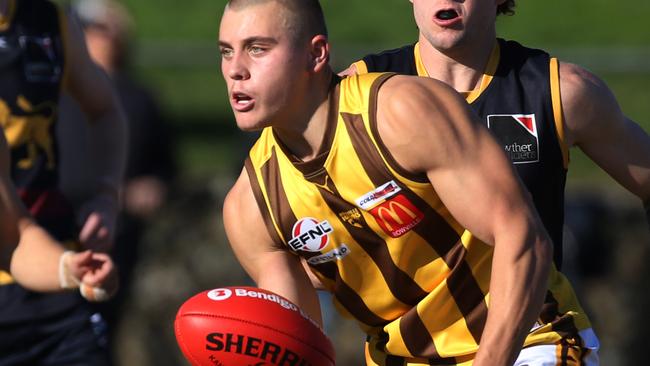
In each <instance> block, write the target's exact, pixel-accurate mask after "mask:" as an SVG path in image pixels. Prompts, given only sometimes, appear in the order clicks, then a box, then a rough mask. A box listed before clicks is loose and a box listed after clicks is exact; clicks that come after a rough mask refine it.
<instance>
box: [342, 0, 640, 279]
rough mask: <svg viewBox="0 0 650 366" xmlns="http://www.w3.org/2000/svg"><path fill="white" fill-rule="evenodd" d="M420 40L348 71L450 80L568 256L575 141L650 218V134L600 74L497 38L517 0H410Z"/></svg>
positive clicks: (557, 250)
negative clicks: (567, 195) (567, 192)
mask: <svg viewBox="0 0 650 366" xmlns="http://www.w3.org/2000/svg"><path fill="white" fill-rule="evenodd" d="M411 3H412V4H413V13H414V16H415V22H416V24H417V26H418V28H419V38H418V41H417V42H416V43H415V44H412V45H408V46H404V47H401V48H398V49H394V50H389V51H384V52H382V53H379V54H371V55H367V56H365V57H364V58H363V59H361V60H360V61H357V62H355V63H353V64H352V65H351V66H350V68H348V69H347V70H346V71H344V72H343V73H342V74H345V75H349V74H355V73H360V74H361V73H366V72H397V73H400V74H406V75H419V76H426V77H431V78H434V79H437V80H440V81H443V82H445V83H447V84H448V85H450V86H451V87H453V88H454V89H456V90H457V91H458V92H460V93H462V94H463V95H464V96H465V99H466V100H467V102H468V103H469V104H470V106H471V107H472V108H473V109H474V111H476V112H477V113H478V114H479V116H480V117H481V118H482V120H483V122H484V123H485V124H487V126H488V128H489V129H490V131H491V132H492V133H493V134H494V136H495V137H496V138H497V140H498V141H499V143H500V145H501V146H502V147H503V148H504V150H505V151H506V154H507V155H508V156H509V157H510V160H511V161H512V163H513V164H514V166H515V169H516V170H517V172H518V173H519V176H520V177H521V179H522V180H523V182H524V184H525V186H526V188H527V189H528V190H529V191H530V193H531V194H532V196H533V201H534V203H535V207H536V208H537V211H538V212H539V214H540V217H541V218H542V221H543V223H544V226H545V227H546V229H547V230H548V232H549V234H550V235H551V238H552V239H553V243H554V257H555V258H554V260H555V265H556V266H557V267H558V268H561V266H562V232H563V224H564V188H565V183H566V175H567V169H568V167H569V149H570V148H571V147H574V146H577V147H579V148H580V149H581V150H582V151H583V152H584V153H585V154H586V155H587V156H589V157H590V158H591V159H592V160H593V161H594V162H595V163H596V164H598V166H600V167H601V168H602V169H604V170H605V171H606V172H607V173H608V174H609V175H610V176H612V177H613V178H614V179H615V180H616V181H617V182H619V183H620V184H621V185H622V186H623V187H625V188H626V189H627V190H629V191H630V192H631V193H633V194H634V195H636V196H637V197H639V198H640V199H641V201H642V202H644V206H645V210H646V215H648V216H649V218H648V222H649V223H650V213H649V210H650V137H649V136H648V134H647V133H646V132H645V131H643V129H642V128H641V127H640V126H639V125H637V124H636V123H635V122H634V121H632V120H630V119H629V118H627V117H626V116H625V115H624V114H623V113H622V111H621V109H620V107H619V105H618V103H617V101H616V98H615V97H614V95H613V94H612V92H611V91H610V90H609V88H608V87H607V86H606V85H605V83H603V81H602V80H600V79H599V78H598V77H596V76H594V75H593V74H591V73H590V72H589V71H587V70H585V69H584V68H582V67H580V66H578V65H574V64H569V63H566V62H560V61H558V60H557V59H556V58H553V57H551V56H549V55H548V53H546V52H544V51H541V50H536V49H531V48H526V47H523V46H521V45H520V44H519V43H517V42H515V41H506V40H503V39H497V35H496V18H497V16H498V15H499V14H513V13H514V7H515V1H514V0H499V1H496V2H490V1H481V0H467V1H463V2H443V1H440V2H438V1H427V0H412V1H411Z"/></svg>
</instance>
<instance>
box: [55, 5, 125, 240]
mask: <svg viewBox="0 0 650 366" xmlns="http://www.w3.org/2000/svg"><path fill="white" fill-rule="evenodd" d="M66 28H67V34H68V38H67V42H66V47H65V57H66V60H67V63H68V69H67V72H66V79H65V84H64V88H65V89H64V90H65V91H66V92H67V93H69V94H70V95H72V97H74V99H76V100H77V102H79V105H80V107H81V109H82V110H83V112H84V113H85V114H86V116H87V117H88V120H89V121H90V124H89V128H88V131H89V139H90V143H89V144H88V145H89V146H90V149H91V154H92V159H93V162H94V164H93V166H94V169H95V172H94V173H95V175H96V177H97V179H96V181H95V182H94V183H95V191H96V192H97V193H96V195H95V196H94V197H93V198H92V199H91V200H89V201H88V202H87V203H86V204H85V205H83V207H82V208H81V211H82V212H81V213H80V214H81V215H80V216H82V218H84V219H85V222H84V223H83V227H82V230H81V233H80V240H81V242H82V244H85V245H86V246H89V247H91V248H94V249H98V250H102V251H105V250H108V249H109V248H110V246H111V245H112V235H113V230H114V221H115V215H116V212H117V208H118V191H119V187H120V184H121V181H122V177H123V173H124V165H125V161H126V122H125V117H124V113H123V111H122V109H121V107H120V104H119V102H118V99H117V97H116V95H115V93H114V91H113V88H112V86H111V82H110V80H109V79H108V76H107V75H106V74H105V73H104V72H103V71H102V70H101V69H100V68H99V67H98V66H97V65H95V64H94V63H93V62H92V60H91V59H90V57H89V55H88V51H87V49H86V45H85V41H84V40H83V36H82V34H83V33H82V31H81V28H80V26H79V24H77V22H76V21H73V20H72V19H71V17H67V22H66Z"/></svg>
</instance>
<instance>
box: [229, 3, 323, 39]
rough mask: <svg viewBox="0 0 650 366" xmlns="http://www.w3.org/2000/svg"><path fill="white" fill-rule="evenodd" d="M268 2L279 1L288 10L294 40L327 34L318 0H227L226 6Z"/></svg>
mask: <svg viewBox="0 0 650 366" xmlns="http://www.w3.org/2000/svg"><path fill="white" fill-rule="evenodd" d="M269 2H277V3H280V5H282V6H283V7H285V8H286V9H287V10H288V12H287V13H288V19H287V22H288V24H287V26H288V27H289V28H290V29H292V30H294V34H293V35H294V36H295V39H296V40H305V39H311V38H312V37H314V36H316V35H319V34H322V35H325V36H327V26H326V25H325V16H324V15H323V9H322V8H321V6H320V2H319V1H318V0H229V1H228V7H230V8H231V9H241V8H244V7H246V6H250V5H258V4H265V3H269Z"/></svg>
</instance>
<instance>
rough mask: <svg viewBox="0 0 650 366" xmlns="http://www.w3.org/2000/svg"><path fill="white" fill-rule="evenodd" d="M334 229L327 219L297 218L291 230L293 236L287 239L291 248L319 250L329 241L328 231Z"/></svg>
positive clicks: (310, 250)
mask: <svg viewBox="0 0 650 366" xmlns="http://www.w3.org/2000/svg"><path fill="white" fill-rule="evenodd" d="M332 231H334V229H332V226H331V225H330V223H329V222H327V220H323V221H320V222H319V221H317V220H316V219H314V218H312V217H303V218H302V219H300V220H298V221H297V222H296V223H295V224H294V225H293V229H292V230H291V234H292V235H293V237H292V238H291V240H289V243H288V244H289V246H290V247H291V249H293V250H295V251H298V250H305V251H308V252H320V251H321V250H322V249H323V248H325V247H326V246H327V243H329V235H328V234H329V233H331V232H332Z"/></svg>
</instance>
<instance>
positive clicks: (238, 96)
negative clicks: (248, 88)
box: [230, 92, 255, 112]
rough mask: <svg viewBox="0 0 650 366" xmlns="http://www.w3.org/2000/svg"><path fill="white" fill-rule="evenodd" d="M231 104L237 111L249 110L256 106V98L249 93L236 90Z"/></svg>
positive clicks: (231, 98)
mask: <svg viewBox="0 0 650 366" xmlns="http://www.w3.org/2000/svg"><path fill="white" fill-rule="evenodd" d="M230 104H231V105H232V108H233V109H234V110H235V111H237V112H248V111H250V110H251V109H253V107H254V106H255V99H253V98H252V97H251V96H249V95H248V94H245V93H241V92H234V93H232V95H231V97H230Z"/></svg>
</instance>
